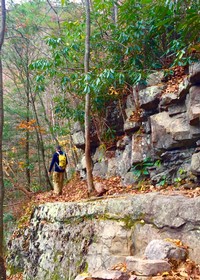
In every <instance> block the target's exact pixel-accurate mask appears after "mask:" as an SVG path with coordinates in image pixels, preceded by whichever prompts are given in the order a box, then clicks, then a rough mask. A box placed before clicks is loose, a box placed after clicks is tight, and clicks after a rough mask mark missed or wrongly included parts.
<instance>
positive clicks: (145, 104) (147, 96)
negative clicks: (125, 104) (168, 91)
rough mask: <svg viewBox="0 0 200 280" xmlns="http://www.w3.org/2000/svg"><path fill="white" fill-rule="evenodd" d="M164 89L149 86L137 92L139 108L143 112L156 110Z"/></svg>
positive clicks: (161, 86) (162, 87)
mask: <svg viewBox="0 0 200 280" xmlns="http://www.w3.org/2000/svg"><path fill="white" fill-rule="evenodd" d="M164 87H165V86H164V85H159V86H151V87H147V88H145V89H144V90H141V91H139V102H140V107H141V108H143V109H145V110H152V109H156V108H157V107H158V103H159V98H160V96H161V93H162V91H163V89H164Z"/></svg>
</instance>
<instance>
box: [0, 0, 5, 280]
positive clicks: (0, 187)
mask: <svg viewBox="0 0 200 280" xmlns="http://www.w3.org/2000/svg"><path fill="white" fill-rule="evenodd" d="M5 24H6V7H5V0H1V30H0V279H1V280H5V279H6V270H5V266H4V259H3V201H4V183H3V164H2V157H3V156H2V135H3V121H4V111H3V71H2V52H1V50H2V46H3V42H4V35H5Z"/></svg>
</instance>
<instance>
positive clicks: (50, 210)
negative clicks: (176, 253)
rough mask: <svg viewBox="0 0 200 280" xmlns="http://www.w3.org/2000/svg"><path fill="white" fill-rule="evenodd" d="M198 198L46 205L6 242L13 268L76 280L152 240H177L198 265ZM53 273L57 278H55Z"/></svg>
mask: <svg viewBox="0 0 200 280" xmlns="http://www.w3.org/2000/svg"><path fill="white" fill-rule="evenodd" d="M199 210H200V197H196V198H188V197H184V196H180V195H175V194H174V195H171V196H168V195H161V194H159V193H149V194H141V195H134V196H133V195H130V194H129V195H123V196H118V197H112V198H107V199H98V200H89V201H82V202H76V203H75V202H71V203H62V202H60V203H59V202H57V203H46V204H43V205H40V206H37V207H36V208H35V210H34V211H33V213H32V217H31V221H30V226H29V227H28V228H27V229H25V230H24V231H23V232H21V233H18V235H15V238H13V240H11V241H10V243H9V255H8V265H9V266H10V270H11V271H23V272H24V279H74V278H75V276H76V275H77V274H79V273H81V272H83V271H85V272H91V273H92V272H94V271H97V270H99V269H109V268H111V267H112V266H113V265H115V264H116V263H119V262H123V261H124V260H125V258H126V257H127V256H135V257H141V256H142V255H144V251H145V248H146V246H147V245H148V243H149V242H150V241H151V240H154V239H165V238H171V239H180V240H181V241H182V242H183V243H184V244H185V245H187V246H188V248H189V257H190V258H191V259H192V260H194V261H195V262H197V263H200V252H199V248H200V211H199ZM56 277H57V278H56Z"/></svg>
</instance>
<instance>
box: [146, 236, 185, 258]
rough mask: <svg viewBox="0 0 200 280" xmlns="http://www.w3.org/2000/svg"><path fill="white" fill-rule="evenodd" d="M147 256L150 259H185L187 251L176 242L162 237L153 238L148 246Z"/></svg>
mask: <svg viewBox="0 0 200 280" xmlns="http://www.w3.org/2000/svg"><path fill="white" fill-rule="evenodd" d="M144 255H145V257H147V259H150V260H164V259H169V260H178V261H185V260H186V257H187V251H186V250H185V249H184V248H181V247H178V246H176V245H175V244H174V243H172V242H169V241H165V240H162V239H154V240H152V241H151V242H150V243H149V244H148V245H147V247H146V249H145V252H144Z"/></svg>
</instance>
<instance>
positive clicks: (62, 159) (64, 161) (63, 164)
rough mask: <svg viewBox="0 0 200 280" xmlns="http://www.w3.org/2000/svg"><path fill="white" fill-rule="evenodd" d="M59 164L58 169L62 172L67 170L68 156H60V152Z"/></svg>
mask: <svg viewBox="0 0 200 280" xmlns="http://www.w3.org/2000/svg"><path fill="white" fill-rule="evenodd" d="M58 162H59V163H58V167H59V168H60V170H65V168H66V166H67V156H66V154H65V153H63V154H60V153H59V152H58Z"/></svg>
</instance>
